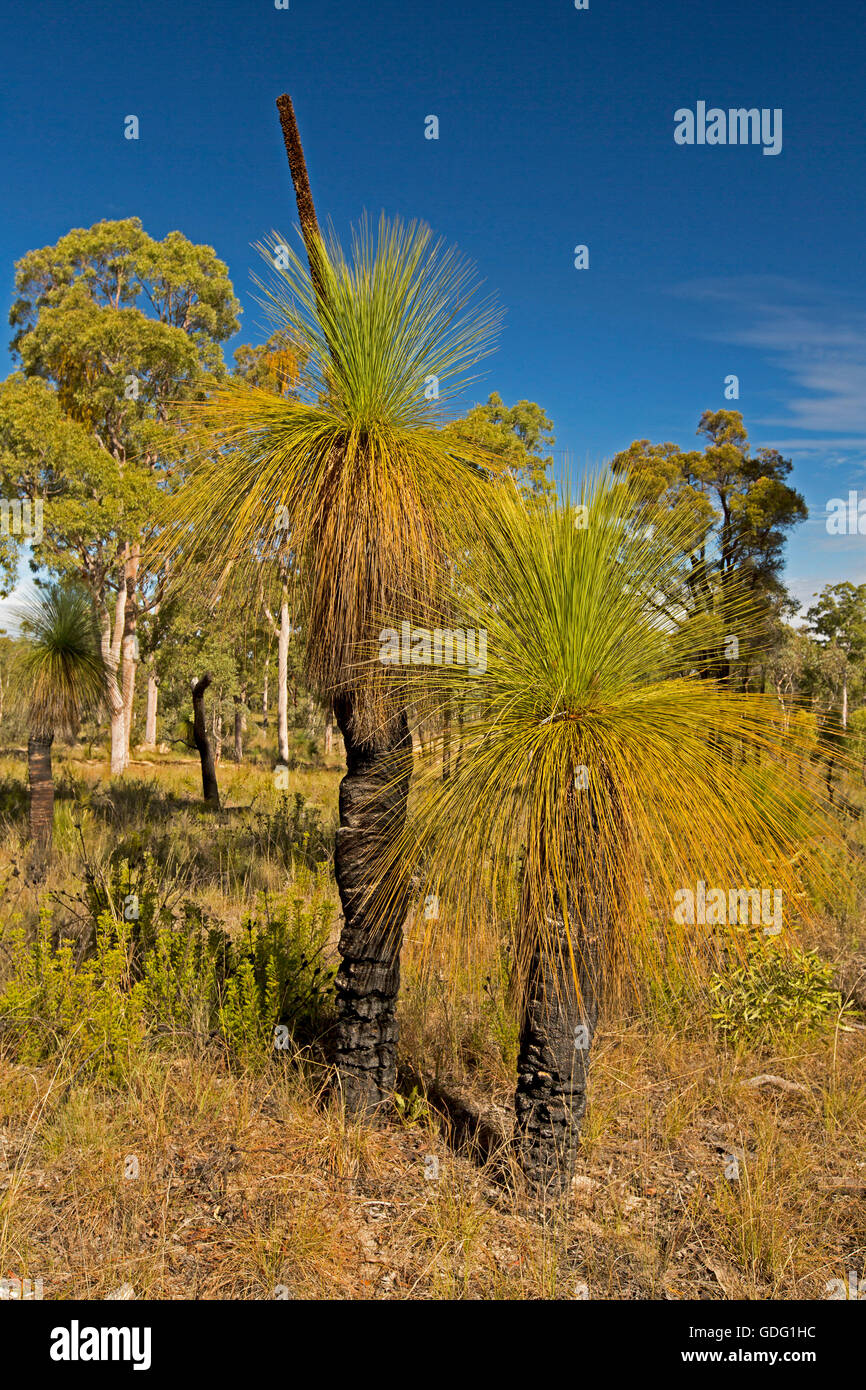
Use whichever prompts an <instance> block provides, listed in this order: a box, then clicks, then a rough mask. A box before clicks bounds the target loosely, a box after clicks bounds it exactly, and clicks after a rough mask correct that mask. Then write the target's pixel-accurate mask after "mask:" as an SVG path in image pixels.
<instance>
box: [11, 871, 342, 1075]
mask: <svg viewBox="0 0 866 1390" xmlns="http://www.w3.org/2000/svg"><path fill="white" fill-rule="evenodd" d="M128 883H129V878H128V874H127V879H126V885H124V884H121V885H120V886H121V888H122V887H125V886H127V885H128ZM89 891H90V892H91V894H92V900H93V905H94V908H97V909H99V910H98V915H97V917H96V922H95V943H94V947H93V949H92V951H91V952H90V953H89V954H86V955H85V956H84V957H83V958H81V949H80V947H79V948H78V949H77V948H76V946H75V943H73V942H72V941H69V940H65V939H61V940H60V941H58V942H55V941H54V940H53V934H52V923H51V913H50V910H49V909H46V910H45V911H43V913H42V915H41V917H40V924H39V930H38V933H37V938H36V940H35V942H34V941H31V940H28V938H27V935H26V933H25V931H24V930H23V928H21V927H20V926H15V927H13V928H12V929H11V930H10V931H9V932H8V933H7V937H6V944H7V946H8V949H9V950H10V952H11V957H12V961H11V964H12V973H11V978H10V979H9V980H8V982H7V984H6V985H5V987H4V988H3V990H2V992H0V1029H2V1034H3V1035H4V1036H7V1037H11V1038H12V1040H13V1043H14V1046H15V1048H16V1051H17V1054H18V1056H19V1057H20V1058H21V1059H22V1060H25V1061H30V1062H39V1061H43V1060H46V1059H48V1058H52V1057H56V1056H57V1055H58V1054H62V1055H63V1056H64V1059H65V1060H64V1065H65V1066H67V1067H71V1068H72V1070H73V1071H75V1072H85V1073H86V1074H88V1075H91V1076H93V1077H98V1078H100V1079H102V1080H105V1081H107V1082H111V1083H114V1084H122V1083H123V1082H124V1080H125V1079H126V1078H127V1077H128V1076H129V1074H130V1071H131V1069H132V1065H133V1063H134V1060H135V1057H136V1055H137V1054H138V1053H139V1052H140V1051H141V1049H142V1048H144V1047H146V1046H153V1047H157V1046H159V1043H160V1040H161V1039H164V1038H165V1037H166V1036H168V1037H171V1038H172V1039H173V1040H175V1042H176V1041H177V1040H178V1038H180V1040H181V1041H185V1042H186V1043H187V1044H188V1045H191V1046H204V1045H206V1044H207V1043H209V1042H210V1041H212V1040H213V1039H214V1038H218V1039H220V1040H221V1041H222V1043H223V1045H224V1047H225V1049H226V1051H227V1053H228V1055H229V1057H230V1058H231V1059H233V1060H235V1061H237V1062H240V1063H242V1064H244V1065H246V1066H260V1065H264V1064H265V1063H266V1062H267V1060H268V1058H269V1057H270V1056H272V1055H273V1050H274V1046H275V1031H276V1030H277V1029H278V1028H279V1029H280V1033H279V1035H278V1038H277V1044H278V1045H279V1044H283V1045H286V1046H287V1045H288V1041H289V1039H294V1040H295V1041H296V1042H304V1041H308V1040H310V1039H311V1038H314V1037H315V1036H316V1035H317V1033H318V1032H319V1031H320V1030H321V1026H322V1023H323V1020H324V1018H325V1017H326V1015H327V1013H328V1009H329V1004H330V993H331V986H332V976H333V969H332V967H330V966H329V965H327V964H326V963H325V961H324V959H323V957H324V952H325V948H326V945H327V940H328V931H329V926H330V922H331V918H332V916H333V911H334V905H333V901H332V899H331V898H330V895H329V894H328V892H327V888H326V883H325V879H324V876H323V875H321V874H320V875H319V876H317V878H316V880H315V882H314V883H313V885H312V891H311V893H310V895H309V896H306V897H305V896H304V894H303V892H302V891H301V890H300V889H297V890H295V891H293V893H292V894H290V895H289V896H288V897H287V898H286V899H285V900H284V901H283V902H281V903H280V904H279V905H278V907H277V908H276V909H275V910H271V908H270V907H269V905H268V904H267V902H265V903H264V904H263V906H262V908H261V909H260V911H259V912H258V913H255V914H250V915H248V916H247V917H246V918H245V920H244V922H243V925H242V928H241V930H240V932H239V933H238V934H236V935H232V934H230V933H228V932H227V931H226V930H225V929H224V928H223V927H222V926H220V925H213V924H209V923H208V922H207V921H206V920H205V918H204V916H203V914H202V912H201V910H200V909H199V908H197V907H194V906H193V905H192V904H189V903H187V904H185V905H184V908H183V912H182V916H181V918H180V920H178V919H177V918H175V917H173V916H172V914H171V913H169V912H168V911H167V910H166V908H165V906H164V904H160V902H159V898H158V894H157V891H156V889H155V887H154V885H153V884H152V883H149V882H147V881H146V880H145V881H143V882H141V883H140V885H139V888H138V890H137V891H136V892H134V893H132V894H130V893H125V894H124V895H123V896H122V897H120V898H118V896H116V895H115V894H113V893H111V892H108V893H107V894H106V896H107V897H108V899H109V904H110V905H104V904H101V903H100V897H101V895H102V894H103V893H105V887H104V885H100V886H97V885H95V884H91V885H90V886H89ZM118 902H119V903H120V904H121V906H120V908H119V909H118V907H117V903H118Z"/></svg>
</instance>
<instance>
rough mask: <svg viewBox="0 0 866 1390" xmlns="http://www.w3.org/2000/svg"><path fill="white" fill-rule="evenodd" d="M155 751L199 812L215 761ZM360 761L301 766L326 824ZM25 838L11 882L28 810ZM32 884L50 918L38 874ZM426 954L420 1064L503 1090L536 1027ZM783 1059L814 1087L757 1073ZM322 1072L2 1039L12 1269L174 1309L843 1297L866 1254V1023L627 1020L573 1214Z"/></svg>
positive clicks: (98, 822)
mask: <svg viewBox="0 0 866 1390" xmlns="http://www.w3.org/2000/svg"><path fill="white" fill-rule="evenodd" d="M60 761H61V769H60V771H61V776H62V774H63V771H64V759H63V758H61V760H60ZM149 761H150V762H151V763H152V764H153V767H151V768H150V769H148V775H151V776H154V777H156V778H157V780H158V782H159V785H160V787H161V788H163V790H164V791H166V792H167V793H168V794H170V795H171V796H172V797H173V798H174V799H175V802H176V803H177V802H181V803H182V802H184V801H185V799H186V798H192V797H194V796H197V795H198V791H199V788H198V784H197V769H196V768H195V766H194V765H189V764H187V763H185V762H181V761H179V760H178V759H176V758H175V759H160V758H159V757H158V756H157V757H155V758H153V757H152V758H150V759H149ZM14 766H15V762H14V760H11V759H10V760H7V762H6V763H5V765H3V766H0V775H2V774H3V773H4V772H9V771H12V770H13V767H14ZM337 768H338V759H337V757H336V756H335V758H334V759H333V760H332V766H331V767H329V768H322V767H317V768H310V769H307V770H304V769H301V770H299V771H298V772H297V773H295V774H293V776H292V787H293V790H294V788H295V787H297V788H298V790H300V791H302V793H303V794H304V796H305V797H308V798H309V799H311V800H313V801H316V802H317V803H318V805H319V806H320V807H321V809H322V813H323V818H324V820H325V822H326V823H328V820H329V817H332V816H333V808H334V802H335V794H336V786H337V781H338V772H337ZM72 770H74V771H75V773H76V775H77V776H78V777H79V778H83V779H86V780H87V781H88V782H94V783H95V781H96V779H97V776H98V774H99V772H100V771H103V772H104V768H101V766H96V767H94V768H91V767H90V766H89V765H88V764H86V763H83V762H82V761H81V760H80V759H79V760H76V761H75V764H74V768H73V769H72ZM220 774H221V779H222V782H223V788H224V794H225V799H226V801H227V802H229V804H232V803H234V804H242V803H243V802H245V801H246V800H247V799H248V797H249V796H250V795H251V794H258V795H260V796H261V798H262V799H263V800H264V799H266V797H267V796H268V795H270V790H269V779H268V774H267V772H266V771H265V770H264V769H261V770H256V769H254V768H241V769H237V770H236V769H234V768H233V767H231V766H230V765H227V764H223V766H222V767H221V769H220ZM64 814H65V812H64V808H63V805H62V803H61V804H60V806H59V807H58V841H59V844H58V855H57V862H56V864H55V866H54V868H53V870H52V877H51V879H50V880H49V883H48V890H53V891H58V890H64V888H65V889H66V890H69V889H70V888H71V885H72V883H73V881H74V876H75V873H76V872H77V871H79V870H80V859H79V856H80V841H79V842H78V845H79V847H78V848H76V840H77V836H74V835H72V834H68V835H67V829H66V827H65V823H64V820H63V817H64ZM173 815H175V816H177V817H178V819H179V820H180V821H181V822H182V821H184V818H185V817H186V818H187V820H188V829H189V834H190V836H191V837H192V836H193V834H194V833H195V831H196V826H199V827H200V829H199V830H198V832H197V833H198V834H199V835H204V834H209V833H211V831H210V830H209V828H208V827H209V826H212V822H210V821H208V820H207V819H206V818H205V817H202V818H201V819H200V820H199V819H197V818H198V815H199V813H198V812H197V810H195V809H194V807H193V806H192V804H190V805H189V806H187V807H186V808H185V809H184V808H183V806H181V808H180V809H177V808H176V809H175V811H174V812H173ZM227 815H228V817H229V819H230V817H231V815H232V813H231V812H228V813H227ZM88 825H89V830H88V834H89V837H90V838H89V843H88V850H89V852H90V853H91V854H93V855H96V854H98V853H103V852H104V853H106V854H107V853H108V851H109V849H110V840H111V836H112V834H116V827H115V829H114V830H113V829H112V824H111V821H110V818H109V820H107V821H106V820H103V819H100V817H99V816H96V815H94V816H92V818H91V821H90V822H88ZM6 829H7V834H6V839H5V843H4V845H3V848H2V853H0V865H2V866H3V868H4V869H5V872H6V873H7V875H8V874H10V873H11V868H12V865H13V863H15V862H18V861H19V854H18V850H19V841H18V839H17V830H16V826H15V824H14V818H13V820H12V822H10V824H8V825H7V827H6ZM212 867H213V866H211V868H212ZM267 872H268V873H270V872H271V870H270V869H269V870H268V871H267ZM276 878H277V876H276V874H275V880H274V889H275V891H276V886H277V883H276ZM283 886H285V885H284V880H283ZM236 887H238V889H239V891H240V889H241V888H242V884H241V883H239V884H238V885H236ZM195 891H196V892H197V893H198V894H200V895H202V897H203V899H205V900H208V899H212V900H213V901H214V902H216V901H217V900H219V901H221V902H222V906H223V909H224V911H226V912H228V913H229V914H230V912H231V910H233V907H236V906H238V905H239V904H240V903H241V902H242V901H243V899H242V896H239V897H238V899H237V900H236V901H235V902H234V904H233V903H232V901H230V900H229V899H227V898H224V897H222V896H221V892H220V876H219V871H218V869H217V871H215V876H214V878H213V879H212V880H209V879H208V876H207V874H206V873H205V872H204V871H203V872H202V874H201V876H200V880H199V881H198V882H197V884H196V885H195ZM15 892H16V893H17V897H16V898H15V904H16V906H15V910H16V911H17V912H18V913H19V914H21V915H22V916H23V917H24V918H25V919H27V917H28V915H29V913H30V912H31V911H32V908H33V906H34V903H33V900H32V890H31V889H29V888H27V887H26V886H24V887H19V888H17V889H16V890H15ZM858 920H859V918H858V916H857V914H856V913H854V912H851V911H849V910H846V913H845V923H844V927H842V926H839V924H836V925H834V924H825V928H824V936H823V941H822V945H823V948H824V950H825V953H826V954H827V955H828V956H831V957H833V958H836V959H838V960H839V962H840V966H844V965H845V963H846V962H848V963H849V964H850V962H851V960H853V959H855V958H856V950H857V948H858V946H861V945H862V943H861V939H860V937H859V935H858V932H859V928H858V926H857V922H858ZM414 962H415V952H414V947H413V945H412V944H411V942H410V946H409V948H408V950H407V961H406V988H405V992H404V1001H403V1047H404V1054H405V1062H406V1064H407V1067H408V1068H411V1069H414V1070H415V1071H417V1072H425V1073H433V1074H438V1075H439V1076H440V1077H445V1078H451V1079H454V1080H456V1081H459V1083H460V1085H461V1086H463V1087H464V1088H466V1089H467V1090H468V1091H469V1092H470V1093H471V1094H472V1095H474V1096H475V1098H476V1099H478V1100H479V1101H485V1100H487V1101H489V1100H491V1099H492V1100H494V1101H497V1102H499V1103H501V1104H502V1105H503V1106H504V1105H506V1104H507V1100H508V1095H509V1092H510V1088H511V1067H512V1065H513V1054H514V1046H515V1033H514V1022H513V1018H511V1017H510V1014H509V1005H508V1000H507V992H506V991H505V989H504V987H501V986H500V984H499V983H498V981H497V980H495V979H493V978H490V979H487V980H486V981H485V980H484V979H483V978H482V980H481V984H480V986H476V985H475V984H473V982H471V981H468V980H467V981H466V982H464V983H465V984H466V988H465V990H464V989H460V990H458V991H455V990H454V989H452V988H446V986H445V982H444V981H439V980H437V977H436V974H435V972H433V974H432V975H431V974H430V973H429V972H428V973H427V974H425V975H424V976H423V977H422V976H421V975H420V974H418V973H417V971H416V968H415V963H414ZM767 1073H770V1074H774V1075H777V1076H781V1077H783V1078H785V1079H786V1080H788V1081H792V1082H797V1083H800V1085H801V1086H802V1089H801V1090H780V1089H777V1088H775V1087H773V1086H766V1087H759V1088H753V1087H749V1086H747V1085H744V1084H743V1083H744V1082H746V1081H748V1080H749V1079H750V1078H754V1077H755V1076H757V1075H760V1074H767ZM324 1081H325V1072H324V1069H323V1068H322V1067H321V1066H320V1065H318V1064H317V1063H316V1062H315V1061H314V1060H311V1058H310V1057H309V1056H303V1057H302V1056H297V1057H294V1058H293V1057H288V1056H286V1055H284V1054H278V1056H277V1058H276V1059H275V1060H274V1061H273V1062H272V1064H271V1065H270V1066H269V1068H268V1069H267V1070H266V1071H265V1072H264V1073H263V1074H258V1075H253V1074H251V1073H244V1072H242V1071H238V1070H234V1071H233V1070H231V1069H230V1068H229V1066H228V1065H227V1064H226V1062H225V1061H224V1060H223V1059H222V1057H221V1056H220V1057H217V1058H214V1057H212V1056H210V1055H205V1056H187V1055H184V1054H183V1051H182V1049H180V1047H179V1046H178V1047H175V1048H174V1049H173V1050H172V1051H171V1052H165V1051H163V1052H161V1053H151V1052H146V1053H143V1054H142V1055H141V1057H140V1063H139V1065H137V1067H136V1068H135V1071H134V1074H133V1077H132V1080H131V1084H130V1086H129V1088H128V1089H127V1090H124V1091H118V1090H116V1089H110V1088H107V1087H105V1088H104V1087H101V1086H95V1085H87V1084H84V1083H83V1082H81V1081H80V1080H76V1078H75V1077H70V1076H69V1074H68V1071H67V1070H65V1069H64V1066H63V1059H62V1058H58V1059H57V1063H56V1066H54V1065H46V1066H42V1067H35V1068H34V1067H24V1066H22V1065H21V1064H20V1063H19V1062H18V1061H17V1060H16V1058H15V1057H14V1055H13V1054H12V1052H11V1050H10V1048H9V1047H7V1048H6V1050H5V1052H0V1276H6V1277H10V1276H19V1277H22V1278H30V1279H37V1278H41V1279H42V1280H43V1286H44V1295H45V1297H46V1298H52V1299H68V1298H90V1299H98V1298H104V1297H105V1296H106V1295H107V1294H108V1293H109V1292H111V1291H112V1290H113V1289H116V1288H117V1287H118V1286H120V1285H122V1284H124V1283H128V1284H131V1285H132V1287H133V1289H134V1290H135V1296H136V1297H137V1298H159V1299H272V1298H275V1297H288V1298H301V1299H320V1298H408V1299H430V1298H435V1299H462V1298H483V1299H497V1298H502V1299H519V1300H522V1299H562V1298H565V1299H572V1298H575V1297H578V1298H580V1297H583V1296H586V1295H587V1294H588V1296H589V1297H591V1298H603V1299H659V1298H662V1299H670V1300H679V1299H696V1298H698V1299H733V1298H747V1299H766V1298H781V1299H797V1298H820V1297H826V1293H825V1285H826V1282H827V1281H828V1280H829V1279H832V1278H844V1277H845V1275H846V1273H847V1271H848V1270H849V1269H858V1270H863V1269H864V1267H866V1206H864V1201H863V1197H864V1192H866V1159H864V1154H866V1030H864V1029H863V1028H862V1027H856V1028H854V1029H853V1030H852V1031H847V1032H843V1031H835V1032H834V1030H833V1029H832V1028H831V1029H829V1030H827V1031H825V1032H824V1033H823V1034H821V1035H819V1036H818V1037H817V1038H815V1039H814V1040H812V1041H809V1042H800V1043H792V1044H791V1046H790V1047H789V1048H786V1049H783V1050H782V1051H780V1052H778V1053H777V1054H770V1053H767V1052H762V1053H760V1054H751V1053H749V1052H747V1051H743V1050H740V1051H739V1052H733V1051H730V1050H725V1049H723V1048H721V1047H720V1046H719V1044H718V1041H717V1039H716V1038H715V1036H714V1035H713V1033H712V1032H711V1031H710V1029H709V1028H708V1027H707V1028H704V1029H702V1027H701V1026H700V1025H695V1026H691V1027H689V1028H688V1029H686V1028H676V1027H673V1026H671V1025H670V1024H668V1025H665V1024H663V1023H662V1022H661V1021H659V1020H654V1019H652V1018H647V1017H643V1018H638V1017H632V1018H630V1019H629V1018H624V1019H620V1020H617V1019H611V1018H609V1019H607V1021H606V1027H605V1030H604V1031H603V1032H601V1033H600V1035H599V1038H598V1044H597V1047H596V1049H595V1052H594V1060H593V1072H592V1083H591V1099H590V1107H589V1110H588V1113H587V1117H586V1121H585V1125H584V1132H583V1138H582V1147H581V1158H580V1167H579V1172H578V1175H577V1178H576V1180H575V1183H574V1184H573V1190H572V1193H571V1196H570V1199H569V1201H568V1202H567V1203H566V1204H564V1205H563V1206H562V1207H559V1208H548V1209H541V1208H539V1207H538V1206H536V1205H534V1204H533V1203H532V1202H531V1201H530V1200H529V1198H528V1196H527V1193H526V1191H525V1189H524V1188H523V1186H522V1183H521V1181H520V1179H519V1177H518V1175H517V1174H515V1173H514V1172H513V1171H511V1170H510V1168H509V1165H508V1160H507V1155H499V1156H498V1157H497V1156H494V1158H493V1159H490V1160H488V1161H487V1162H486V1163H484V1164H481V1163H480V1162H476V1161H475V1160H474V1159H473V1158H472V1157H471V1156H470V1155H469V1154H467V1153H465V1152H459V1151H455V1148H454V1147H453V1146H452V1143H451V1142H450V1136H449V1132H448V1126H447V1124H446V1123H445V1121H444V1120H442V1119H441V1118H439V1117H437V1116H436V1115H435V1114H434V1113H433V1111H432V1110H431V1109H430V1107H429V1106H428V1105H426V1104H425V1102H424V1100H423V1097H419V1096H418V1095H416V1096H415V1097H414V1098H412V1097H410V1096H408V1095H407V1098H406V1103H405V1105H404V1107H403V1112H402V1117H398V1118H395V1119H393V1120H392V1121H390V1122H388V1123H386V1124H383V1125H382V1126H381V1127H378V1128H363V1127H358V1126H356V1125H354V1124H347V1123H346V1122H345V1119H344V1117H343V1116H342V1114H341V1112H340V1110H339V1107H338V1106H337V1104H336V1103H335V1102H334V1101H333V1100H331V1101H328V1102H325V1101H323V1099H322V1092H323V1084H324ZM431 1155H432V1156H434V1157H435V1158H436V1159H438V1176H431V1173H432V1172H433V1171H434V1170H435V1165H432V1164H431V1163H430V1158H429V1156H431ZM733 1159H735V1160H736V1164H735V1165H733V1166H732V1160H733ZM136 1173H137V1176H135V1174H136ZM127 1174H129V1175H127ZM858 1185H859V1186H858Z"/></svg>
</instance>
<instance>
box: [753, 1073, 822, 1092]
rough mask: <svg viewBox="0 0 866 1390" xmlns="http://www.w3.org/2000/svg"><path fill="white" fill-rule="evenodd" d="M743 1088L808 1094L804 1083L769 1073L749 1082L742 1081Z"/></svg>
mask: <svg viewBox="0 0 866 1390" xmlns="http://www.w3.org/2000/svg"><path fill="white" fill-rule="evenodd" d="M740 1085H741V1086H750V1087H751V1088H752V1089H753V1090H757V1089H758V1088H759V1087H763V1086H769V1087H770V1088H771V1089H772V1090H775V1091H799V1092H800V1093H801V1094H803V1093H805V1094H808V1091H809V1088H808V1086H804V1085H803V1083H802V1081H787V1080H786V1079H785V1077H784V1076H772V1075H771V1074H770V1073H769V1072H764V1073H762V1074H761V1075H760V1076H753V1077H752V1078H751V1079H750V1080H749V1081H741V1082H740Z"/></svg>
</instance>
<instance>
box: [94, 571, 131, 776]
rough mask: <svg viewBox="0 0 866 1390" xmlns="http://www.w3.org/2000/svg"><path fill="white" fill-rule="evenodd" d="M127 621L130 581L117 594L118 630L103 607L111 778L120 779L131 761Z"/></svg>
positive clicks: (103, 642) (116, 619) (115, 611)
mask: <svg viewBox="0 0 866 1390" xmlns="http://www.w3.org/2000/svg"><path fill="white" fill-rule="evenodd" d="M125 619H126V581H125V580H124V582H123V583H122V584H121V586H120V588H119V589H118V591H117V598H116V600H115V604H114V628H113V630H112V623H111V614H110V613H109V611H108V609H107V608H106V607H103V617H102V643H101V645H102V657H103V660H104V662H105V668H106V686H107V692H108V715H109V719H110V721H111V775H112V777H119V776H120V775H121V773H122V772H123V771H124V769H125V767H126V764H127V761H128V755H127V748H126V720H125V718H124V706H123V694H122V692H121V689H120V685H119V684H118V678H117V676H118V670H119V668H120V648H121V643H122V641H123V628H124V623H125Z"/></svg>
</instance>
